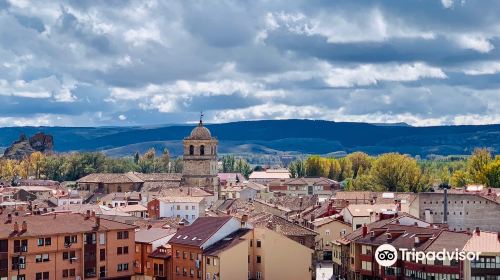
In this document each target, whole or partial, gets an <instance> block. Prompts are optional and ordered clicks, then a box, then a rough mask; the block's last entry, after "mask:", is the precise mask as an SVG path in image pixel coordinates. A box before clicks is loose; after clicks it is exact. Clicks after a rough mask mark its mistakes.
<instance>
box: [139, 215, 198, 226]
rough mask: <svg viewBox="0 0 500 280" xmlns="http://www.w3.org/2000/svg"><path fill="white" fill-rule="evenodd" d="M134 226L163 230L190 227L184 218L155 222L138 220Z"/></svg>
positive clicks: (156, 220) (160, 219) (162, 219)
mask: <svg viewBox="0 0 500 280" xmlns="http://www.w3.org/2000/svg"><path fill="white" fill-rule="evenodd" d="M181 223H182V225H181ZM134 224H135V225H137V226H139V227H141V228H148V227H153V228H163V229H178V228H180V227H183V226H187V225H189V222H188V221H186V220H185V219H184V218H177V217H169V218H167V217H164V218H159V219H154V220H151V219H140V218H138V220H137V221H135V222H134Z"/></svg>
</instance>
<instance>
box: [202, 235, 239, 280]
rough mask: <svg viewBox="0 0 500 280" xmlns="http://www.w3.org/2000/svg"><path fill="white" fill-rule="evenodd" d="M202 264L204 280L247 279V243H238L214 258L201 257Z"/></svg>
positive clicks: (208, 256)
mask: <svg viewBox="0 0 500 280" xmlns="http://www.w3.org/2000/svg"><path fill="white" fill-rule="evenodd" d="M203 263H204V267H203V268H204V273H203V275H204V279H210V280H213V279H247V277H248V271H249V270H248V242H245V241H242V242H239V243H238V244H236V245H234V246H231V247H230V248H227V249H224V250H222V251H220V252H218V254H216V256H210V255H207V256H203ZM214 275H215V278H214Z"/></svg>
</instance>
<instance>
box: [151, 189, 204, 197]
mask: <svg viewBox="0 0 500 280" xmlns="http://www.w3.org/2000/svg"><path fill="white" fill-rule="evenodd" d="M160 195H161V196H163V197H167V196H170V197H183V196H193V197H196V196H201V197H205V196H212V194H211V193H208V192H206V191H204V190H202V189H200V188H196V187H189V188H185V187H182V188H173V189H163V190H161V192H160Z"/></svg>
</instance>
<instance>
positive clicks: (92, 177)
mask: <svg viewBox="0 0 500 280" xmlns="http://www.w3.org/2000/svg"><path fill="white" fill-rule="evenodd" d="M77 182H78V183H108V184H109V183H143V182H144V181H143V180H141V179H140V178H139V177H137V176H136V175H134V174H133V173H92V174H89V175H87V176H85V177H83V178H80V179H78V180H77Z"/></svg>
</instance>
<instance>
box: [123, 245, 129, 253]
mask: <svg viewBox="0 0 500 280" xmlns="http://www.w3.org/2000/svg"><path fill="white" fill-rule="evenodd" d="M123 254H128V246H125V247H123Z"/></svg>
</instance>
